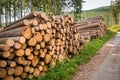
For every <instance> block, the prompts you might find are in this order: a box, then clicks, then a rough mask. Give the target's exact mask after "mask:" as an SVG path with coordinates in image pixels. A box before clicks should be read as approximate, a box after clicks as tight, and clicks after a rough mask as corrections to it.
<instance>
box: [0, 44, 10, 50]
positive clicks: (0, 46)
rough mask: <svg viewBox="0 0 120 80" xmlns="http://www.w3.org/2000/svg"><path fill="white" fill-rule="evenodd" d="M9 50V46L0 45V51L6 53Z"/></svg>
mask: <svg viewBox="0 0 120 80" xmlns="http://www.w3.org/2000/svg"><path fill="white" fill-rule="evenodd" d="M9 49H10V46H9V45H7V44H0V50H2V51H8V50H9Z"/></svg>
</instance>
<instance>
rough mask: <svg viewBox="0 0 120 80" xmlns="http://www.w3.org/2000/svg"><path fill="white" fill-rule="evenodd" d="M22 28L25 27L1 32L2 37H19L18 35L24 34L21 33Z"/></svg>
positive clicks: (0, 36)
mask: <svg viewBox="0 0 120 80" xmlns="http://www.w3.org/2000/svg"><path fill="white" fill-rule="evenodd" d="M22 29H23V27H21V28H16V29H12V30H8V31H4V32H1V33H0V38H3V37H18V36H21V35H22V34H21V30H22Z"/></svg>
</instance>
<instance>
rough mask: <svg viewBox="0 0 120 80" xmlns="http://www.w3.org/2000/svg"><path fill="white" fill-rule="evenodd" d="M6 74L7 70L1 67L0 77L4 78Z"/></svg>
mask: <svg viewBox="0 0 120 80" xmlns="http://www.w3.org/2000/svg"><path fill="white" fill-rule="evenodd" d="M6 75H7V71H6V70H5V69H3V68H0V78H4V77H5V76H6Z"/></svg>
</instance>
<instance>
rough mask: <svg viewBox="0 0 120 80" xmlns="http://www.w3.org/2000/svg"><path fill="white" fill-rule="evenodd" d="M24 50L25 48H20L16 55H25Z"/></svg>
mask: <svg viewBox="0 0 120 80" xmlns="http://www.w3.org/2000/svg"><path fill="white" fill-rule="evenodd" d="M24 53H25V52H24V50H23V49H19V50H17V51H16V56H23V55H24Z"/></svg>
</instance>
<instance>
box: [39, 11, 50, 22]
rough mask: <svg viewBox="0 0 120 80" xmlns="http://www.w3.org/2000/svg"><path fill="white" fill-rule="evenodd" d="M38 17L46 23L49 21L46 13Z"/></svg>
mask: <svg viewBox="0 0 120 80" xmlns="http://www.w3.org/2000/svg"><path fill="white" fill-rule="evenodd" d="M38 16H39V17H40V18H42V19H44V20H45V21H48V17H47V16H46V14H45V13H44V12H40V14H38Z"/></svg>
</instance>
